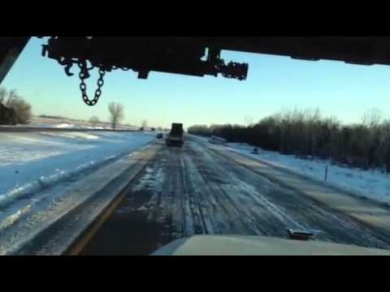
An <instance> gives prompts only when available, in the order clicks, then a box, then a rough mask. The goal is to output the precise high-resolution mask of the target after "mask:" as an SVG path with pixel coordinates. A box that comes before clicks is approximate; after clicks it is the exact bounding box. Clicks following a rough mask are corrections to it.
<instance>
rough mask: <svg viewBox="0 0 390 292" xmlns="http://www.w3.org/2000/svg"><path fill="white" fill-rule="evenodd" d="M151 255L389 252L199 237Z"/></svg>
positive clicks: (265, 239)
mask: <svg viewBox="0 0 390 292" xmlns="http://www.w3.org/2000/svg"><path fill="white" fill-rule="evenodd" d="M152 255H155V256H159V255H160V256H163V255H174V256H181V255H182V256H188V255H190V256H194V255H221V256H222V255H233V256H245V255H246V256H248V255H289V256H302V255H367V256H368V255H371V256H372V255H390V251H389V250H381V249H373V248H364V247H358V246H354V245H343V244H336V243H329V242H321V241H314V240H312V241H296V240H288V239H280V238H273V237H263V236H218V235H200V236H194V237H191V238H185V239H179V240H176V241H174V242H172V243H170V244H168V245H167V246H165V247H162V248H161V249H159V250H157V251H156V252H155V253H153V254H152Z"/></svg>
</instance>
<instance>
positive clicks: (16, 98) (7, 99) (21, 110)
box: [0, 87, 32, 124]
mask: <svg viewBox="0 0 390 292" xmlns="http://www.w3.org/2000/svg"><path fill="white" fill-rule="evenodd" d="M0 104H1V105H2V106H4V107H6V108H8V109H12V110H13V112H14V114H15V122H16V123H17V124H28V123H29V122H30V120H31V117H32V109H31V105H30V104H29V103H28V102H27V101H26V100H25V99H24V98H23V97H21V96H20V95H18V94H17V92H16V90H15V89H13V90H7V89H6V88H4V87H0ZM0 115H1V113H0ZM3 115H5V114H3ZM2 118H3V119H4V117H2V116H0V120H2ZM2 122H7V121H2Z"/></svg>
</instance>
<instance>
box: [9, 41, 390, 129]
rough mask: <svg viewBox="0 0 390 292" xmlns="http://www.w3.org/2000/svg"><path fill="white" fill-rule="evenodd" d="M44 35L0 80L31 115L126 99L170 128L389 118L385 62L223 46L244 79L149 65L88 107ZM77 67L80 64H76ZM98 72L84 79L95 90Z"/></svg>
mask: <svg viewBox="0 0 390 292" xmlns="http://www.w3.org/2000/svg"><path fill="white" fill-rule="evenodd" d="M43 43H44V40H42V39H36V38H34V39H32V40H31V41H30V43H29V44H28V45H27V47H26V48H25V50H24V52H23V53H22V55H21V56H20V58H19V60H18V61H17V63H16V64H15V66H14V67H13V68H12V70H11V71H10V73H9V74H8V76H7V77H6V79H5V80H4V82H3V83H2V86H4V87H6V88H8V89H11V88H16V90H17V91H18V93H19V94H20V95H22V96H23V97H25V99H27V100H28V101H29V102H30V103H31V104H32V106H33V111H34V114H36V115H38V114H51V115H61V116H66V117H70V118H78V119H89V118H90V117H91V116H93V115H97V116H99V117H100V119H101V120H107V118H108V111H107V104H108V103H109V102H112V101H116V102H121V103H123V104H124V105H125V114H126V119H125V122H126V123H130V124H133V125H140V124H141V122H142V120H143V119H146V120H147V121H148V124H149V125H154V126H163V127H168V126H169V125H170V124H171V123H172V122H183V123H184V124H185V125H186V126H189V125H192V124H213V123H216V124H218V123H238V124H243V123H244V122H245V117H247V116H250V117H251V118H252V119H253V121H257V120H259V119H261V118H262V117H265V116H267V115H271V114H273V113H276V112H278V111H281V110H283V109H293V108H298V109H306V108H319V109H320V110H321V112H322V113H323V115H325V116H333V117H337V118H338V119H339V120H341V121H342V122H345V123H354V122H359V121H360V120H361V117H362V116H363V114H364V112H365V111H367V110H368V109H372V108H377V109H380V110H381V111H382V114H383V116H384V117H385V118H388V117H390V66H389V67H386V66H358V65H349V64H344V63H342V62H332V61H320V62H310V61H298V60H293V59H290V58H287V57H278V56H269V55H257V54H246V53H236V52H223V54H222V56H223V58H224V59H225V60H228V61H229V60H234V61H237V62H247V63H249V77H248V80H246V81H242V82H240V81H237V80H230V79H225V78H222V77H218V78H215V77H212V76H207V77H205V78H199V77H192V76H182V75H174V74H163V73H156V72H152V73H151V74H150V76H149V79H147V80H139V79H137V77H136V74H135V73H134V72H132V71H127V72H122V71H114V72H111V73H108V74H107V75H106V77H105V85H104V87H103V94H102V97H101V100H100V102H99V104H98V105H97V106H95V107H88V106H86V105H85V104H84V103H83V102H82V100H81V95H80V91H79V80H78V78H77V77H76V76H73V77H67V76H66V75H65V73H64V71H63V68H62V66H60V65H59V64H58V63H57V62H56V61H54V60H51V59H47V58H43V57H42V56H41V45H42V44H43ZM74 70H77V71H75V72H76V73H77V74H78V68H77V69H76V67H75V68H74ZM96 80H97V75H96V74H94V75H92V78H91V79H90V80H88V82H87V84H88V86H89V87H88V89H89V92H90V93H92V91H93V90H95V84H96Z"/></svg>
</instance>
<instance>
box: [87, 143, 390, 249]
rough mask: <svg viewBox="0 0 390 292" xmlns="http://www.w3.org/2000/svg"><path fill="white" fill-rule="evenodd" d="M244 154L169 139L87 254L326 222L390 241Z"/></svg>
mask: <svg viewBox="0 0 390 292" xmlns="http://www.w3.org/2000/svg"><path fill="white" fill-rule="evenodd" d="M232 155H233V154H232ZM237 156H238V154H235V157H233V156H229V155H228V154H227V153H226V152H225V151H220V150H218V149H217V148H215V147H212V146H210V145H207V144H204V143H199V142H198V141H196V140H194V139H191V138H188V140H187V141H186V143H185V146H184V147H183V149H180V148H168V147H165V146H164V145H163V143H162V142H161V145H160V149H159V151H158V153H157V155H156V157H155V158H154V159H152V160H151V162H150V163H149V164H148V166H147V167H146V168H145V169H144V170H143V172H141V173H140V174H139V175H138V176H137V178H136V179H134V180H133V182H132V183H131V185H130V187H129V190H128V192H127V193H126V195H125V196H124V199H123V201H122V202H121V203H120V204H119V206H118V208H116V210H115V211H114V212H113V213H112V214H111V216H110V217H109V218H108V219H107V220H106V221H105V223H104V224H103V225H102V227H101V228H100V229H99V230H98V231H97V233H96V234H94V236H93V237H92V239H91V240H90V241H89V243H88V244H87V245H86V246H85V248H84V249H83V250H82V251H81V254H82V255H145V254H150V253H151V252H153V251H154V250H156V249H157V248H159V247H161V246H162V245H165V244H167V243H168V242H170V241H172V240H175V239H178V238H182V237H188V236H191V235H194V234H235V235H265V236H275V237H282V238H287V234H286V228H298V229H301V228H310V229H317V230H321V231H322V233H320V234H319V235H318V236H317V239H318V240H323V241H330V242H337V243H346V244H354V245H358V246H365V247H375V248H385V249H390V233H388V232H387V231H384V230H383V229H378V228H376V227H375V226H371V225H368V224H366V223H364V222H362V221H360V220H358V219H357V218H354V217H352V216H350V215H349V214H347V213H345V212H342V211H340V210H337V208H334V207H335V206H330V205H327V204H325V203H323V202H321V201H318V200H316V199H313V198H312V197H310V196H307V195H305V194H303V193H301V192H299V191H297V190H296V189H294V188H291V187H288V186H287V185H285V184H281V183H278V181H275V180H273V179H270V177H267V176H265V175H262V174H261V172H259V171H258V169H257V165H256V164H255V163H252V162H253V161H251V159H249V158H245V157H243V156H239V159H237ZM233 158H234V159H233ZM286 176H288V174H286ZM311 183H312V182H311V181H309V180H308V181H307V184H311ZM384 212H387V213H388V211H387V210H385V211H384ZM388 215H390V213H389V214H388Z"/></svg>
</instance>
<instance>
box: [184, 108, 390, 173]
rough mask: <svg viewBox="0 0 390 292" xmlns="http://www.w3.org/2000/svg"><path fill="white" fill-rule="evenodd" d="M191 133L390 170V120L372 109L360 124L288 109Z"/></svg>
mask: <svg viewBox="0 0 390 292" xmlns="http://www.w3.org/2000/svg"><path fill="white" fill-rule="evenodd" d="M188 132H189V133H192V134H198V135H204V136H210V135H216V136H220V137H224V138H226V139H227V140H228V141H230V142H244V143H249V144H252V145H255V146H258V147H261V148H263V149H266V150H271V151H278V152H281V153H283V154H292V155H296V156H299V157H304V158H311V157H319V158H323V159H330V160H331V161H333V162H334V163H341V164H347V165H351V166H355V167H360V168H364V169H369V168H379V169H383V170H384V171H387V172H390V120H384V119H383V118H382V114H381V112H380V111H379V110H370V111H368V112H367V113H366V114H365V115H364V116H363V118H362V121H361V122H360V123H358V124H353V125H343V124H341V123H340V122H339V121H338V120H337V119H335V118H325V117H322V115H321V113H320V111H319V110H304V111H300V110H292V111H284V112H282V113H279V114H275V115H272V116H269V117H266V118H264V119H262V120H260V121H259V122H258V123H257V124H254V125H250V126H246V127H245V126H240V125H212V126H199V125H197V126H193V127H190V128H189V129H188Z"/></svg>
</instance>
